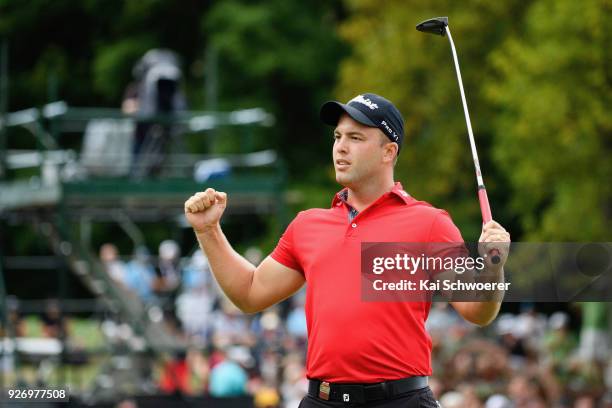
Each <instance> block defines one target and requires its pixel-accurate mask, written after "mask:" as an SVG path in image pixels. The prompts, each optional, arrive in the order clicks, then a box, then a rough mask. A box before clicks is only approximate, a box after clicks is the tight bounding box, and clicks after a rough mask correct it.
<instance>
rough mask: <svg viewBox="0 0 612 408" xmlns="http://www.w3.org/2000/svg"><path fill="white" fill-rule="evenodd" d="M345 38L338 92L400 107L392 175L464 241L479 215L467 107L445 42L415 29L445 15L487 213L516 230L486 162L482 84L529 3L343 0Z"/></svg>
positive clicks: (487, 122) (500, 181) (487, 110)
mask: <svg viewBox="0 0 612 408" xmlns="http://www.w3.org/2000/svg"><path fill="white" fill-rule="evenodd" d="M349 4H350V6H349V12H350V18H349V19H348V20H347V21H346V22H345V23H344V24H343V25H342V26H341V33H342V36H343V38H345V39H346V40H347V41H348V42H349V43H350V44H351V45H352V46H353V49H354V52H353V54H352V55H351V57H349V58H348V59H346V60H345V61H343V63H342V65H341V71H340V82H339V85H338V89H337V93H338V96H339V98H340V99H342V100H347V99H350V98H351V97H352V96H354V95H356V94H357V93H362V92H375V93H380V94H381V95H385V96H386V97H388V98H389V99H391V100H392V101H394V102H395V103H396V105H397V106H398V108H399V109H400V111H401V112H402V113H403V116H404V120H405V133H406V139H405V141H404V147H403V149H402V151H401V153H400V156H399V162H398V165H397V167H396V179H397V180H399V181H402V183H403V184H404V187H405V188H406V189H407V190H408V191H409V192H410V193H411V194H412V195H413V196H414V197H416V198H418V199H423V200H426V201H429V202H431V203H432V204H433V205H435V206H437V207H441V208H445V209H447V210H449V212H450V213H451V215H452V216H453V218H454V220H455V222H456V223H457V224H458V225H459V226H460V227H461V230H462V232H463V235H464V238H465V239H467V240H476V239H477V238H478V236H479V234H480V223H479V222H478V220H479V219H480V209H479V206H478V201H477V198H476V182H475V177H474V169H473V163H472V160H471V153H470V148H469V143H468V138H467V130H466V126H465V119H464V116H463V108H462V106H461V99H460V95H459V88H458V84H457V78H456V74H455V69H454V66H453V60H452V56H451V52H450V47H449V44H448V40H447V39H446V38H441V37H436V36H433V35H428V34H423V33H419V32H417V31H416V30H415V26H416V24H417V23H419V22H420V21H423V20H425V19H428V18H431V17H435V16H439V15H448V16H449V22H450V27H451V31H452V33H453V38H454V40H455V43H456V47H457V53H458V56H459V61H460V64H461V69H462V76H463V82H464V87H465V92H466V96H467V101H468V107H469V110H470V115H471V119H472V126H473V128H474V133H475V138H476V144H477V146H478V148H479V156H480V162H481V167H482V170H483V174H484V177H485V183H486V185H487V188H488V190H489V198H490V201H491V204H492V211H493V216H494V218H495V219H497V220H499V221H501V222H502V223H503V224H504V225H506V226H507V227H508V228H509V229H510V230H512V231H513V232H516V231H515V230H516V228H515V226H514V225H513V220H512V214H510V213H509V212H508V210H507V208H506V205H505V201H506V196H505V191H504V189H503V187H504V180H505V177H504V174H501V173H500V172H498V171H497V170H498V169H497V168H495V167H494V166H492V163H491V160H490V157H489V145H490V142H491V137H492V122H491V118H492V110H491V107H490V106H489V105H488V104H487V102H486V101H485V100H484V99H483V94H482V92H481V91H482V90H481V83H482V79H483V78H486V77H487V76H490V75H492V71H491V69H490V68H489V67H488V65H487V56H488V55H489V53H490V52H491V51H492V50H493V49H494V48H495V47H497V46H498V44H499V42H500V41H501V40H502V39H503V38H504V36H505V35H508V34H509V33H511V32H512V31H513V30H514V29H515V27H514V24H516V23H515V21H516V20H520V16H521V14H522V13H523V10H524V8H525V7H526V5H527V4H528V3H526V2H522V1H507V2H487V1H481V0H473V1H469V2H461V3H457V2H452V1H439V2H435V4H432V3H429V2H420V1H412V0H411V1H400V0H397V1H388V2H384V3H380V2H377V1H373V0H351V1H349Z"/></svg>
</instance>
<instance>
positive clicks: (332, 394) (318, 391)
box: [308, 376, 429, 404]
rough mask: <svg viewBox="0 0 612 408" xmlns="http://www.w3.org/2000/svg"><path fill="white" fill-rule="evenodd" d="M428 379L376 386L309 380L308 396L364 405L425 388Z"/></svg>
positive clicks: (384, 383) (404, 379) (404, 380)
mask: <svg viewBox="0 0 612 408" xmlns="http://www.w3.org/2000/svg"><path fill="white" fill-rule="evenodd" d="M428 379H429V377H426V376H421V377H408V378H402V379H401V380H393V381H385V382H381V383H375V384H344V383H329V382H327V381H321V380H309V384H308V394H310V395H311V396H313V397H316V398H319V399H323V400H326V401H342V402H355V403H358V404H363V403H366V402H370V401H377V400H385V399H391V398H394V397H397V396H399V395H401V394H405V393H407V392H410V391H415V390H418V389H421V388H425V387H427V382H428Z"/></svg>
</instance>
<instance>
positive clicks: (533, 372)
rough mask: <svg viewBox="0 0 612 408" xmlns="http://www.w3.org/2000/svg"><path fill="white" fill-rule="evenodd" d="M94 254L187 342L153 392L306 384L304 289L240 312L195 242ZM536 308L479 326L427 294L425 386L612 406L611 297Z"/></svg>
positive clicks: (477, 400) (526, 401)
mask: <svg viewBox="0 0 612 408" xmlns="http://www.w3.org/2000/svg"><path fill="white" fill-rule="evenodd" d="M99 254H100V261H101V263H102V265H103V267H104V269H105V271H106V273H107V274H108V275H109V277H110V278H111V279H112V280H113V281H114V282H115V283H116V285H118V286H121V287H123V288H124V289H125V290H126V291H128V292H130V293H131V294H132V295H133V296H134V297H136V298H139V299H140V300H141V301H142V303H143V304H144V305H145V307H147V308H151V309H159V310H162V311H163V317H164V319H163V322H164V324H166V325H168V327H169V328H170V329H171V330H172V331H173V332H174V333H175V334H176V335H177V336H179V337H180V338H181V339H182V340H184V342H185V344H188V348H187V351H185V352H179V353H174V354H173V355H170V356H169V357H168V358H166V359H165V360H164V361H163V362H162V363H161V364H160V366H159V369H158V370H157V371H156V374H155V376H154V377H155V378H154V381H155V386H156V388H157V390H158V391H160V392H163V393H166V394H180V395H188V396H199V395H209V396H212V397H218V398H224V397H240V396H249V395H250V396H252V398H253V401H254V404H255V406H256V407H297V406H298V404H299V401H300V400H301V399H302V398H303V396H304V395H305V394H306V392H307V389H308V382H307V379H306V376H305V367H304V366H305V358H306V347H307V332H306V319H305V315H304V303H305V289H303V290H301V291H300V292H298V293H297V294H296V295H294V296H293V297H291V298H290V299H288V300H286V301H284V302H282V303H281V304H279V305H276V306H274V307H272V308H270V309H268V310H266V311H264V312H262V313H258V314H255V315H245V314H243V313H242V312H240V311H239V310H238V309H237V308H236V307H235V306H234V305H232V304H231V302H230V301H229V300H228V299H227V298H226V297H225V296H224V295H223V294H222V292H221V291H220V289H219V288H218V286H217V284H216V282H215V281H214V279H213V277H212V274H211V272H210V268H209V265H208V262H207V259H206V257H205V256H204V255H203V253H202V252H201V251H199V250H198V251H195V252H194V253H193V254H192V255H191V256H189V257H182V256H181V251H180V247H179V245H178V244H177V243H176V242H174V241H170V240H167V241H163V242H162V243H161V244H160V246H159V250H158V255H157V257H153V256H152V255H151V254H150V253H149V251H148V250H147V249H145V248H137V249H136V250H135V251H134V254H133V256H131V257H130V259H127V258H126V257H121V256H120V254H119V251H118V250H117V248H116V247H115V246H114V245H113V244H104V245H102V246H101V247H100V253H99ZM244 255H245V257H246V258H248V259H249V260H250V261H251V262H252V263H254V264H258V263H259V262H261V260H262V253H261V251H259V250H257V249H255V248H251V249H249V250H247V251H246V252H245V254H244ZM510 306H512V305H510ZM539 306H540V305H537V304H527V303H524V304H520V305H519V304H514V307H515V308H516V310H515V311H513V312H512V313H505V312H503V313H501V314H500V315H499V316H498V317H497V319H496V320H495V322H494V323H492V324H491V325H490V326H489V327H486V328H478V327H476V326H474V325H471V324H469V323H466V322H465V321H464V320H462V319H461V318H460V317H459V316H458V315H457V314H456V313H455V312H454V310H453V309H452V308H451V307H450V306H449V305H448V304H446V303H442V302H434V303H433V304H432V306H431V310H430V315H429V319H428V321H427V329H428V332H429V334H430V336H431V340H432V345H433V353H432V364H433V373H434V374H433V376H432V377H431V378H430V387H431V388H432V390H433V393H434V395H435V396H436V398H437V399H438V400H439V401H440V404H441V405H442V406H443V407H444V408H460V407H461V408H548V407H552V408H566V407H567V408H599V407H612V356H611V355H610V352H609V350H610V344H609V342H610V338H609V337H610V314H609V312H610V304H609V303H596V302H590V303H589V302H587V303H575V304H565V305H558V306H559V307H558V309H563V311H560V310H558V311H555V312H552V313H550V312H549V313H542V312H540V310H539V309H543V308H542V307H539ZM511 308H512V307H509V308H508V309H511ZM519 308H520V310H519ZM58 316H60V312H59V309H58V304H57V303H53V304H50V307H49V310H48V311H47V312H46V314H45V316H44V317H43V319H42V320H43V322H44V325H45V333H46V335H49V336H54V334H53V333H54V331H55V332H56V334H55V335H56V336H64V335H65V331H66V329H65V327H64V326H63V324H64V323H61V322H62V320H61V319H60V317H58ZM9 319H13V320H15V324H14V325H13V327H15V328H16V333H15V335H17V336H21V335H25V333H23V328H22V327H21V326H20V325H19V324H18V323H17V321H18V316H17V313H16V312H15V311H14V310H13V311H12V312H11V311H10V310H9Z"/></svg>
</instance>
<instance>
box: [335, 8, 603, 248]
mask: <svg viewBox="0 0 612 408" xmlns="http://www.w3.org/2000/svg"><path fill="white" fill-rule="evenodd" d="M348 12H349V15H350V17H349V18H348V19H347V21H346V22H345V23H344V24H342V25H341V33H342V37H343V38H344V39H345V40H346V41H348V42H349V43H350V44H351V45H352V46H353V50H354V52H353V54H352V55H351V56H350V57H349V58H347V59H346V60H344V61H343V62H342V64H341V71H340V81H339V85H338V88H337V94H338V96H339V97H340V98H341V99H343V100H347V99H349V98H351V97H352V96H354V95H355V94H357V93H360V92H366V91H372V92H378V93H381V94H383V95H386V96H387V97H389V98H390V99H391V100H393V101H395V102H396V103H397V105H398V107H399V108H400V110H401V111H402V112H403V114H404V116H405V120H406V134H407V139H406V142H407V143H406V145H405V147H404V149H403V151H402V152H401V154H400V161H399V165H398V167H397V170H396V178H397V179H399V180H401V181H402V182H404V185H405V187H406V188H407V189H408V191H409V192H411V193H412V194H413V195H414V196H415V197H417V198H421V199H425V200H428V201H430V202H431V203H433V204H434V205H436V206H438V207H442V208H447V209H449V210H450V212H451V214H452V215H453V217H454V219H455V221H456V222H457V224H458V225H459V226H461V229H462V231H463V232H464V238H466V239H476V238H477V237H478V232H479V229H480V225H479V223H477V222H475V221H476V220H478V219H479V218H480V214H479V212H480V211H479V208H478V204H477V200H476V196H475V182H474V175H473V167H472V162H471V159H470V151H469V145H468V142H467V135H466V128H465V123H464V118H463V111H462V108H461V102H460V97H459V92H458V86H457V82H456V77H455V72H454V67H453V63H452V59H451V55H450V50H449V45H448V41H447V40H446V39H441V38H436V37H434V36H431V35H424V34H421V33H418V32H416V31H415V30H414V26H415V24H416V23H418V22H420V21H422V20H424V19H427V18H430V17H434V16H438V15H448V16H449V21H450V26H451V30H452V32H453V37H454V40H455V42H456V46H457V52H458V55H459V59H460V63H461V68H462V75H463V80H464V86H465V90H466V94H467V100H468V106H469V109H470V114H471V117H472V125H473V127H474V132H475V137H476V143H477V145H478V148H479V154H480V159H481V165H482V167H483V173H484V177H485V182H486V184H487V187H488V189H489V191H490V193H489V197H490V200H491V203H492V210H493V215H494V218H495V219H497V220H499V221H501V222H502V223H503V224H504V225H505V226H506V227H507V228H508V229H509V230H510V231H511V232H512V233H513V238H514V239H520V238H524V239H542V240H553V241H554V240H571V239H575V240H594V239H605V240H607V239H608V238H609V236H610V233H609V231H610V212H611V206H610V191H611V190H610V189H611V187H610V185H611V183H610V179H611V177H610V176H611V173H610V172H611V166H612V162H611V161H610V160H609V157H610V128H611V117H610V115H609V106H610V90H611V88H610V72H611V71H610V55H609V51H608V49H609V44H610V37H611V35H610V29H609V27H608V24H607V23H606V21H608V20H609V17H610V3H609V2H606V1H602V0H590V1H586V2H580V3H576V2H573V1H571V0H564V1H552V0H537V1H530V2H523V1H508V2H486V1H482V0H472V1H468V2H461V3H460V4H459V3H457V2H451V1H440V2H436V3H435V5H432V4H430V3H423V2H418V1H399V0H398V1H388V2H384V3H380V2H376V1H373V0H350V1H348ZM606 108H607V109H606ZM606 110H607V111H606Z"/></svg>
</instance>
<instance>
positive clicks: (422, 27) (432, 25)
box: [416, 17, 448, 37]
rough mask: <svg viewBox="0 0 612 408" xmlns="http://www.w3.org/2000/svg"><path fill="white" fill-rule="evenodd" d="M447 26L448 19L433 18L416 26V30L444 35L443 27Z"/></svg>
mask: <svg viewBox="0 0 612 408" xmlns="http://www.w3.org/2000/svg"><path fill="white" fill-rule="evenodd" d="M447 25H448V17H434V18H430V19H429V20H425V21H422V22H420V23H419V24H417V26H416V29H417V30H419V31H422V32H424V33H431V34H438V35H441V36H442V37H444V36H445V35H446V29H445V27H446V26H447Z"/></svg>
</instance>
